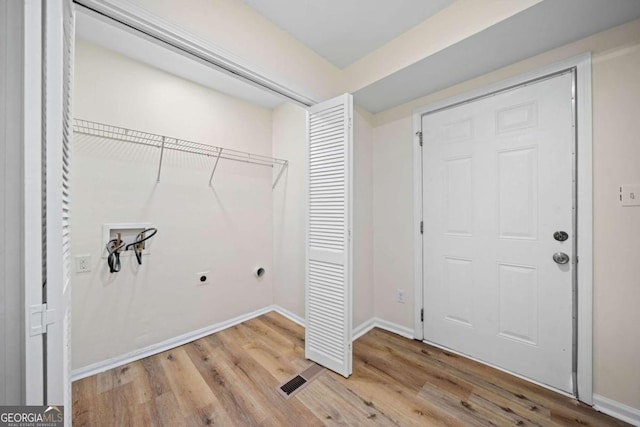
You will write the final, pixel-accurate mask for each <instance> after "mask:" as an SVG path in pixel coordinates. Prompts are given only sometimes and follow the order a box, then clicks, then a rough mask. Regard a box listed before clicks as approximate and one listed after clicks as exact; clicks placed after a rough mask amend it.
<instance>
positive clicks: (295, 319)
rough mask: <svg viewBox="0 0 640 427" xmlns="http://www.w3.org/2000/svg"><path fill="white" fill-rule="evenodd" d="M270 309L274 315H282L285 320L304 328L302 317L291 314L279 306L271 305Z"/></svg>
mask: <svg viewBox="0 0 640 427" xmlns="http://www.w3.org/2000/svg"><path fill="white" fill-rule="evenodd" d="M271 309H272V310H273V311H275V312H276V313H279V314H281V315H283V316H284V317H286V318H287V319H289V320H291V321H292V322H294V323H297V324H298V325H300V326H302V327H303V328H304V319H303V318H302V317H300V316H298V315H297V314H295V313H292V312H290V311H289V310H287V309H286V308H283V307H280V306H279V305H272V306H271Z"/></svg>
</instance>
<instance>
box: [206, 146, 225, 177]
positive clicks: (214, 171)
mask: <svg viewBox="0 0 640 427" xmlns="http://www.w3.org/2000/svg"><path fill="white" fill-rule="evenodd" d="M220 154H222V148H219V149H218V157H216V162H215V163H214V165H213V170H212V171H211V177H209V187H211V181H213V174H214V173H216V168H217V167H218V162H219V161H220Z"/></svg>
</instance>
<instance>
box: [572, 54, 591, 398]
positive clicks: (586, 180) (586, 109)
mask: <svg viewBox="0 0 640 427" xmlns="http://www.w3.org/2000/svg"><path fill="white" fill-rule="evenodd" d="M575 66H576V70H577V76H576V78H577V82H576V83H577V84H576V92H577V101H578V102H577V104H576V107H577V112H576V113H577V116H576V117H577V137H578V141H577V152H578V193H577V196H578V245H577V250H578V251H577V256H579V259H580V262H579V263H578V264H577V275H578V276H577V277H578V313H577V315H578V344H577V345H578V372H577V374H578V396H577V397H578V399H580V400H581V401H583V402H584V403H586V404H589V405H592V404H593V128H592V120H593V119H592V105H593V104H592V98H591V54H586V55H583V56H582V57H579V58H576V59H575Z"/></svg>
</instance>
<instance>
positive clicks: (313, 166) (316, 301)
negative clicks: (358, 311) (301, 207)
mask: <svg viewBox="0 0 640 427" xmlns="http://www.w3.org/2000/svg"><path fill="white" fill-rule="evenodd" d="M352 111H353V100H352V97H351V95H348V94H346V95H343V96H341V97H338V98H336V99H332V100H330V101H327V102H324V103H321V104H318V105H316V106H314V107H312V108H311V109H310V111H309V116H308V123H307V125H308V132H309V134H308V143H309V147H308V148H309V186H308V189H309V199H308V209H309V215H308V223H307V246H308V248H307V253H308V260H307V283H306V286H307V293H306V317H307V319H306V338H305V354H306V357H307V358H308V359H311V360H313V361H315V362H317V363H319V364H321V365H323V366H325V367H327V368H329V369H332V370H334V371H336V372H338V373H339V374H342V375H344V376H345V377H348V376H349V375H350V374H351V241H350V240H351V239H350V227H351V199H350V197H351V178H350V172H351V144H352V142H351V141H352V130H351V116H352Z"/></svg>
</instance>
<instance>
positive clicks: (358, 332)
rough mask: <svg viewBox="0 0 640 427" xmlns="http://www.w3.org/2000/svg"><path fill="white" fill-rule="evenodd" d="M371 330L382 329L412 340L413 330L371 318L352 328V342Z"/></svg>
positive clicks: (377, 318)
mask: <svg viewBox="0 0 640 427" xmlns="http://www.w3.org/2000/svg"><path fill="white" fill-rule="evenodd" d="M373 328H380V329H384V330H385V331H389V332H392V333H394V334H396V335H400V336H401V337H405V338H408V339H410V340H412V339H413V328H407V327H406V326H402V325H398V324H397V323H393V322H389V321H387V320H384V319H380V318H379V317H372V318H371V319H369V320H367V321H366V322H364V323H362V324H361V325H359V326H357V327H356V328H354V330H353V332H352V334H351V336H352V340H353V341H355V340H357V339H358V338H360V337H361V336H363V335H364V334H366V333H367V332H369V331H370V330H372V329H373Z"/></svg>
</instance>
